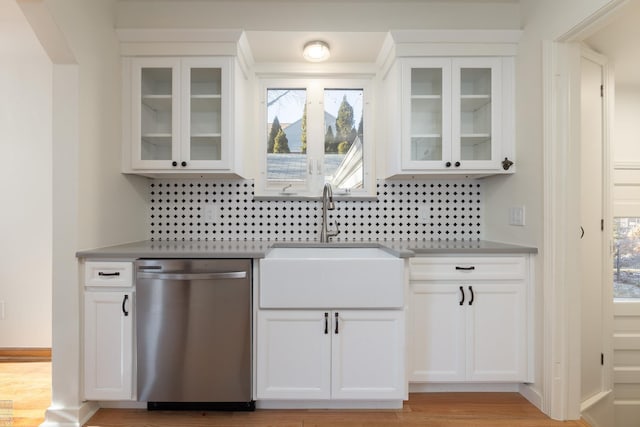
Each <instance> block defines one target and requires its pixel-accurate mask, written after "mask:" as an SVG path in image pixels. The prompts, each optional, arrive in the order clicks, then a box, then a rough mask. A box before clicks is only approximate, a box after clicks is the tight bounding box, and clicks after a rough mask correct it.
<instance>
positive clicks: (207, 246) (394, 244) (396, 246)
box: [76, 240, 538, 259]
mask: <svg viewBox="0 0 640 427" xmlns="http://www.w3.org/2000/svg"><path fill="white" fill-rule="evenodd" d="M310 245H312V246H323V245H327V246H329V245H336V246H342V247H344V246H355V247H361V246H369V247H371V246H373V247H380V248H383V249H386V250H388V251H389V252H391V253H393V254H395V255H396V256H399V257H402V258H407V257H412V256H423V255H424V256H428V255H447V254H448V255H481V254H515V253H537V252H538V250H537V249H536V248H534V247H529V246H519V245H511V244H506V243H498V242H491V241H486V240H480V241H438V240H433V241H380V242H335V243H334V242H332V243H319V242H281V241H278V242H271V241H206V242H202V241H200V242H197V241H185V242H154V241H148V240H145V241H140V242H133V243H127V244H123V245H115V246H108V247H104V248H97V249H90V250H83V251H79V252H78V253H77V254H76V256H77V257H78V258H93V259H137V258H264V256H265V254H266V253H267V251H268V250H269V249H270V248H271V247H273V246H310Z"/></svg>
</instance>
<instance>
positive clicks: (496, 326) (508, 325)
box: [409, 256, 528, 382]
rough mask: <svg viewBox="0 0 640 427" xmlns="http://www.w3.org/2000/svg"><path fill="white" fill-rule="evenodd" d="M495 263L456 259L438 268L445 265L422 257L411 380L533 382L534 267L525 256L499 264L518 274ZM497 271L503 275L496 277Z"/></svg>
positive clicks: (415, 287)
mask: <svg viewBox="0 0 640 427" xmlns="http://www.w3.org/2000/svg"><path fill="white" fill-rule="evenodd" d="M412 261H413V260H412ZM495 261H496V260H495V259H491V258H489V257H487V258H481V259H469V258H466V259H460V260H455V259H452V258H448V259H447V260H446V263H445V264H441V265H440V266H437V265H435V264H436V263H437V262H438V260H437V259H431V260H430V262H425V261H424V260H423V261H421V260H419V259H418V260H417V263H416V264H415V265H412V267H411V268H412V270H411V275H412V279H411V281H410V289H411V296H410V298H411V301H410V313H411V314H410V319H411V320H410V322H411V324H410V331H411V332H410V337H411V338H410V339H411V343H410V348H411V353H410V368H409V381H411V382H525V381H527V380H528V363H527V361H528V356H527V337H528V330H527V312H528V306H527V280H526V270H527V268H528V267H527V266H528V264H527V262H526V259H525V257H524V256H523V257H519V258H515V259H510V258H507V259H499V261H507V262H509V263H510V262H511V261H514V262H516V264H514V265H512V267H514V268H513V270H511V271H512V273H513V274H511V273H509V272H508V270H500V268H501V267H500V262H497V263H496V264H493V262H495ZM439 267H442V268H441V269H439ZM449 267H450V268H451V275H450V276H447V275H446V269H447V268H449ZM456 267H458V269H457V270H456ZM493 267H495V268H496V269H498V270H500V271H501V272H497V273H496V275H495V277H494V278H493V279H491V277H492V274H491V271H490V270H491V268H493ZM520 267H522V268H520ZM421 272H424V275H423V274H421Z"/></svg>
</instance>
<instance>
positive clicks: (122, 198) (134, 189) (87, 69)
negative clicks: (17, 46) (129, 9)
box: [47, 0, 147, 249]
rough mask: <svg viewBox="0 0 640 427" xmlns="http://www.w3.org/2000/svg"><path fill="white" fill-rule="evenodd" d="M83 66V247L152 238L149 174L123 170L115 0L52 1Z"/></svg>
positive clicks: (80, 245)
mask: <svg viewBox="0 0 640 427" xmlns="http://www.w3.org/2000/svg"><path fill="white" fill-rule="evenodd" d="M47 3H48V6H49V8H50V10H51V12H52V15H53V18H54V20H55V21H56V23H57V25H58V26H59V27H60V29H61V31H62V33H63V34H64V37H65V38H66V41H67V43H68V44H69V47H70V48H71V50H72V51H73V54H74V56H75V59H76V62H77V63H78V65H79V78H80V82H79V85H80V86H79V90H80V99H79V102H80V105H79V106H80V120H79V123H80V126H79V132H80V133H79V137H80V145H79V152H78V154H79V165H77V166H78V167H79V171H78V173H79V179H78V181H79V194H78V201H79V206H78V213H79V217H78V239H79V241H78V248H79V249H87V248H94V247H98V246H105V245H110V244H118V243H125V242H131V241H136V240H143V239H145V238H146V231H147V224H146V216H145V215H144V214H145V209H146V179H144V178H141V177H133V176H127V175H122V174H121V173H120V168H121V160H120V159H121V140H122V138H121V132H122V128H121V115H120V114H121V113H120V112H121V102H122V101H121V85H120V80H121V66H120V52H119V43H118V40H117V37H116V35H115V32H114V22H115V5H116V2H115V1H114V0H108V1H104V0H101V1H89V2H87V1H81V0H50V1H47Z"/></svg>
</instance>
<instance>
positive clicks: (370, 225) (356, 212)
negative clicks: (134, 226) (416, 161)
mask: <svg viewBox="0 0 640 427" xmlns="http://www.w3.org/2000/svg"><path fill="white" fill-rule="evenodd" d="M376 186H377V195H378V197H377V200H340V199H336V200H335V205H336V208H335V210H333V211H329V223H330V224H332V225H331V228H334V227H335V225H334V224H335V223H337V224H338V226H339V228H340V234H339V235H338V236H337V237H334V238H333V239H332V240H333V241H338V242H360V241H374V240H380V241H384V240H387V241H390V240H392V241H398V240H479V239H480V238H481V226H480V225H481V215H482V208H483V199H482V192H481V186H480V182H478V181H475V180H459V179H456V180H437V181H436V180H402V181H399V180H393V181H378V183H377V184H376ZM149 192H150V200H151V204H150V212H149V220H150V221H149V225H150V227H149V238H150V239H151V240H154V241H185V240H193V241H207V240H274V241H301V242H306V241H317V240H319V236H320V231H319V230H320V227H321V223H322V203H321V201H319V200H270V201H265V200H254V199H253V181H250V180H242V179H238V180H218V179H216V180H213V179H155V180H152V181H150V184H149ZM207 205H208V206H211V205H213V206H214V208H213V210H214V218H215V220H214V221H208V219H209V218H207V216H206V215H205V207H206V206H207ZM423 218H426V219H423ZM205 219H207V220H205Z"/></svg>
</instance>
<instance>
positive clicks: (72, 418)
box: [40, 402, 99, 427]
mask: <svg viewBox="0 0 640 427" xmlns="http://www.w3.org/2000/svg"><path fill="white" fill-rule="evenodd" d="M98 409H99V406H98V404H97V403H96V402H85V403H83V404H81V405H80V406H77V407H75V408H70V407H62V408H59V407H54V406H50V407H49V408H48V409H47V411H46V413H45V418H44V422H43V423H42V424H40V427H81V426H82V425H84V423H86V422H87V421H89V418H91V417H92V416H93V414H95V413H96V411H97V410H98Z"/></svg>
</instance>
